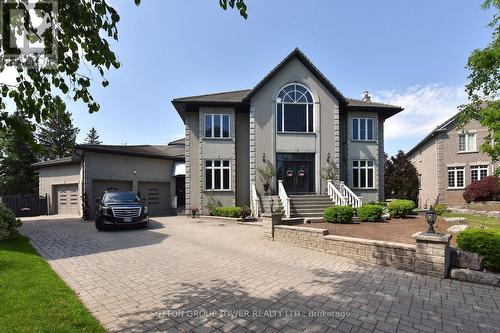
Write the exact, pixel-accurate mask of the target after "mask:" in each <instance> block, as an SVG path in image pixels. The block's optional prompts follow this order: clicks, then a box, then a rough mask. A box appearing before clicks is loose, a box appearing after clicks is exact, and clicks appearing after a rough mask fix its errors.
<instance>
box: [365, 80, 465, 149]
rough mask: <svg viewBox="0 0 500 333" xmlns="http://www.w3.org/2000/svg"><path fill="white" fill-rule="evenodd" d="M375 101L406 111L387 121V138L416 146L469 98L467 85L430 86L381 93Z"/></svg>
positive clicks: (374, 98) (375, 97)
mask: <svg viewBox="0 0 500 333" xmlns="http://www.w3.org/2000/svg"><path fill="white" fill-rule="evenodd" d="M372 100H373V101H375V102H382V103H388V104H394V105H400V106H402V107H403V108H404V111H403V112H401V113H399V114H397V115H395V116H394V117H391V118H389V119H388V120H387V122H386V124H385V137H386V138H387V139H410V140H415V143H416V142H417V141H418V140H419V139H421V138H423V137H424V136H425V135H427V134H428V133H429V132H430V131H432V130H433V129H434V128H435V127H436V126H438V125H439V124H441V123H442V122H444V121H445V120H446V119H447V118H450V117H451V116H452V115H454V114H455V113H456V112H458V110H457V107H458V106H459V105H461V104H464V103H466V102H467V95H466V93H465V91H464V87H463V86H454V87H453V86H443V85H441V84H428V85H425V86H421V85H418V86H413V87H410V88H407V89H405V90H402V91H399V90H391V91H381V92H379V93H378V94H376V95H375V96H374V97H373V99H372Z"/></svg>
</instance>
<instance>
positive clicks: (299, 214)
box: [290, 212, 323, 218]
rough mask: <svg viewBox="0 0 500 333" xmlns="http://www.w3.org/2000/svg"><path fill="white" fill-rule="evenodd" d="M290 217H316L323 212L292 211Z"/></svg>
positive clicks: (321, 215)
mask: <svg viewBox="0 0 500 333" xmlns="http://www.w3.org/2000/svg"><path fill="white" fill-rule="evenodd" d="M290 217H302V218H307V217H310V218H313V217H314V218H318V217H323V212H321V213H292V214H290Z"/></svg>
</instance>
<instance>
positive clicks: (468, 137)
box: [458, 133, 476, 152]
mask: <svg viewBox="0 0 500 333" xmlns="http://www.w3.org/2000/svg"><path fill="white" fill-rule="evenodd" d="M458 151H459V152H467V151H476V134H475V133H463V134H460V135H459V136H458Z"/></svg>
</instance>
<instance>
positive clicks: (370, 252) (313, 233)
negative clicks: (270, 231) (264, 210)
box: [274, 225, 416, 272]
mask: <svg viewBox="0 0 500 333" xmlns="http://www.w3.org/2000/svg"><path fill="white" fill-rule="evenodd" d="M274 240H275V241H278V242H280V243H286V244H290V245H295V246H300V247H304V248H308V249H314V250H318V251H321V252H326V253H329V254H333V255H339V256H343V257H347V258H352V259H356V260H362V261H366V262H369V263H372V264H378V265H385V266H391V267H395V268H399V269H404V270H407V271H412V272H413V271H415V260H416V259H415V258H416V245H412V244H403V243H393V242H384V241H377V240H369V239H362V238H351V237H342V236H334V235H328V230H326V229H315V228H304V227H296V226H285V225H275V226H274Z"/></svg>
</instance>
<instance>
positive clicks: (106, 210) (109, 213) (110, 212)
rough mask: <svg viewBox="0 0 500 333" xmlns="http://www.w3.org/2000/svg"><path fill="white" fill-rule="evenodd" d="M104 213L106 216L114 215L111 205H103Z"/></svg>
mask: <svg viewBox="0 0 500 333" xmlns="http://www.w3.org/2000/svg"><path fill="white" fill-rule="evenodd" d="M102 214H103V215H106V216H113V211H112V210H111V207H103V208H102Z"/></svg>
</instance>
